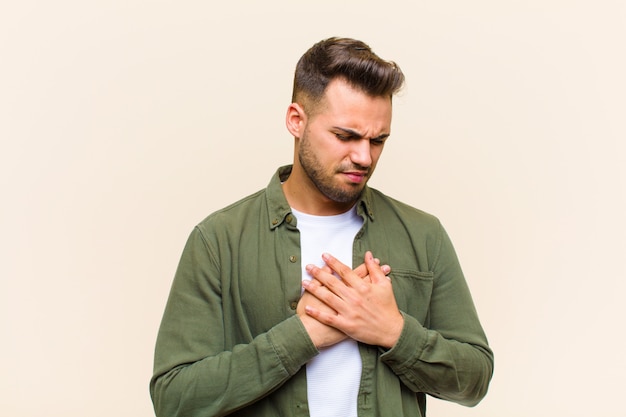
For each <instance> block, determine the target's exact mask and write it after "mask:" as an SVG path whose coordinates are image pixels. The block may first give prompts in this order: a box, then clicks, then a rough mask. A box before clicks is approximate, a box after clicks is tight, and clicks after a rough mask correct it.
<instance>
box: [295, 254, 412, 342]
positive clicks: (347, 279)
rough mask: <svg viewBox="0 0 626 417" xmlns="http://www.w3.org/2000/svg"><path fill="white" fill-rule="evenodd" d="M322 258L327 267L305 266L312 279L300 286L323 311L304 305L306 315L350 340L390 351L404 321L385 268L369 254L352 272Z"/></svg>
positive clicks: (336, 262)
mask: <svg viewBox="0 0 626 417" xmlns="http://www.w3.org/2000/svg"><path fill="white" fill-rule="evenodd" d="M322 258H323V259H324V261H325V262H326V265H327V267H325V268H319V267H317V266H314V265H308V266H307V271H308V272H309V274H311V276H312V277H313V278H314V279H312V280H311V281H310V282H307V281H305V282H303V286H304V288H305V290H306V292H307V293H310V294H312V295H314V296H315V298H317V300H319V301H320V302H322V303H323V307H324V308H319V307H320V305H319V304H315V305H313V304H307V305H306V306H305V312H306V314H307V315H309V316H311V317H313V318H315V319H316V320H317V321H319V322H320V323H322V324H325V325H326V326H330V327H333V328H335V329H337V330H340V331H341V332H343V333H345V334H346V335H348V336H350V337H352V338H353V339H356V340H358V341H361V342H363V343H367V344H370V345H377V346H382V347H384V348H391V347H392V346H393V345H394V344H395V343H396V341H397V340H398V338H399V337H400V333H401V332H402V327H403V325H404V318H403V317H402V314H401V313H400V311H399V310H398V306H397V304H396V299H395V297H394V295H393V289H392V287H391V281H390V280H389V279H388V278H387V277H386V274H385V271H389V269H388V266H386V265H385V266H383V267H381V266H380V265H379V263H378V262H376V259H374V257H373V256H372V253H371V252H369V251H368V252H367V253H366V254H365V262H364V264H363V265H361V266H359V267H357V268H356V269H355V270H354V271H353V270H352V269H351V268H350V267H348V266H346V265H344V264H343V263H341V262H339V260H337V259H335V258H334V257H332V256H331V255H328V254H324V255H323V256H322ZM332 272H335V273H336V274H337V275H339V276H340V277H341V280H339V279H337V277H336V276H335V275H333V274H332ZM365 273H366V274H367V275H364V274H365ZM303 304H304V303H303Z"/></svg>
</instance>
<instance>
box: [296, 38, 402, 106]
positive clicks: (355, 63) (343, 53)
mask: <svg viewBox="0 0 626 417" xmlns="http://www.w3.org/2000/svg"><path fill="white" fill-rule="evenodd" d="M336 78H342V79H344V80H345V81H346V82H348V84H350V85H351V86H352V87H354V88H357V89H359V90H361V91H363V92H364V93H366V94H368V95H370V96H372V97H384V96H388V97H390V98H391V97H392V96H393V95H394V94H395V93H397V92H398V91H399V90H400V88H401V87H402V85H403V84H404V74H403V73H402V71H401V70H400V67H398V65H397V64H396V63H395V62H392V61H385V60H383V59H381V58H380V57H379V56H378V55H376V54H375V53H374V52H372V49H371V48H370V47H369V45H367V44H366V43H364V42H362V41H359V40H356V39H350V38H337V37H332V38H328V39H325V40H322V41H320V42H318V43H316V44H315V45H313V46H312V47H311V48H310V49H309V50H308V51H307V52H305V54H304V55H302V57H301V58H300V60H299V61H298V64H297V65H296V71H295V76H294V82H293V95H292V101H293V102H298V103H300V104H302V105H304V103H303V102H304V101H307V102H309V101H310V102H311V104H313V105H316V104H317V103H319V102H320V101H321V99H322V97H323V96H324V92H325V91H326V87H327V86H328V84H329V83H330V82H331V81H332V80H334V79H336Z"/></svg>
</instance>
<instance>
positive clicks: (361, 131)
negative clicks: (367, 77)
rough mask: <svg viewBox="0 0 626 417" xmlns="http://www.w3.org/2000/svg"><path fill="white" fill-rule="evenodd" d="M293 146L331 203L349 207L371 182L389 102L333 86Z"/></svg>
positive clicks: (387, 124)
mask: <svg viewBox="0 0 626 417" xmlns="http://www.w3.org/2000/svg"><path fill="white" fill-rule="evenodd" d="M318 106H319V107H318V108H317V109H316V110H315V112H314V115H313V116H312V117H309V118H307V120H306V124H305V127H304V133H303V134H302V135H301V137H300V138H299V140H298V142H297V149H296V151H297V156H298V158H297V161H296V163H298V162H299V164H300V166H301V168H302V170H303V171H304V173H305V174H306V176H307V177H308V178H309V179H310V181H311V182H312V183H313V184H314V185H315V187H316V188H317V189H318V190H319V192H320V193H321V194H322V195H323V196H325V197H326V198H328V199H330V200H331V201H334V202H336V203H350V204H352V203H354V201H356V199H357V198H358V197H359V195H360V194H361V191H362V190H363V188H364V187H365V184H366V183H367V181H368V180H369V178H370V177H371V175H372V174H373V172H374V168H375V167H376V163H377V162H378V158H379V157H380V155H381V153H382V151H383V147H384V144H385V140H386V139H387V137H388V136H389V134H390V131H391V107H392V106H391V98H389V97H370V96H368V95H366V94H365V93H363V92H361V91H359V90H355V89H354V88H352V87H351V86H350V85H348V84H347V83H346V82H344V81H343V80H334V81H332V82H331V83H330V84H329V85H328V87H327V89H326V92H325V98H324V100H323V101H322V102H321V103H320V104H319V105H318Z"/></svg>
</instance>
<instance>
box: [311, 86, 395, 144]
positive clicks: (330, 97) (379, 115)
mask: <svg viewBox="0 0 626 417" xmlns="http://www.w3.org/2000/svg"><path fill="white" fill-rule="evenodd" d="M391 110H392V105H391V97H372V96H370V95H368V94H366V93H364V92H363V91H361V90H359V89H357V88H354V87H352V86H351V85H350V84H348V83H347V82H346V81H344V80H342V79H336V80H333V81H331V82H330V83H329V84H328V87H327V88H326V91H325V92H324V98H323V99H322V101H321V103H320V104H319V108H318V111H317V112H316V113H317V115H316V118H319V119H321V120H322V121H325V122H329V123H333V124H336V125H338V126H340V127H346V128H351V129H357V130H359V131H367V132H370V133H377V134H378V133H383V132H384V133H388V131H389V129H390V128H391V113H392V111H391ZM363 133H366V132H363Z"/></svg>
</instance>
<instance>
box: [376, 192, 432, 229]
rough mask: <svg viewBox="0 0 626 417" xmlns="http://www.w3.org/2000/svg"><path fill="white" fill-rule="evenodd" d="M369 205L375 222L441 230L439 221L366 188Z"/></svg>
mask: <svg viewBox="0 0 626 417" xmlns="http://www.w3.org/2000/svg"><path fill="white" fill-rule="evenodd" d="M367 198H368V199H369V202H368V203H369V205H370V207H371V210H372V212H373V216H374V219H375V221H376V220H379V221H380V222H381V223H386V222H393V221H398V222H401V223H405V224H407V225H413V226H414V227H416V228H418V229H421V230H422V231H423V230H424V229H428V230H431V231H433V232H438V231H439V230H440V229H441V223H440V221H439V219H438V218H437V217H436V216H435V215H433V214H431V213H427V212H425V211H423V210H420V209H418V208H416V207H413V206H411V205H409V204H406V203H404V202H402V201H399V200H397V199H395V198H392V197H389V196H388V195H386V194H384V193H382V192H381V191H379V190H377V189H375V188H368V197H367Z"/></svg>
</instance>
